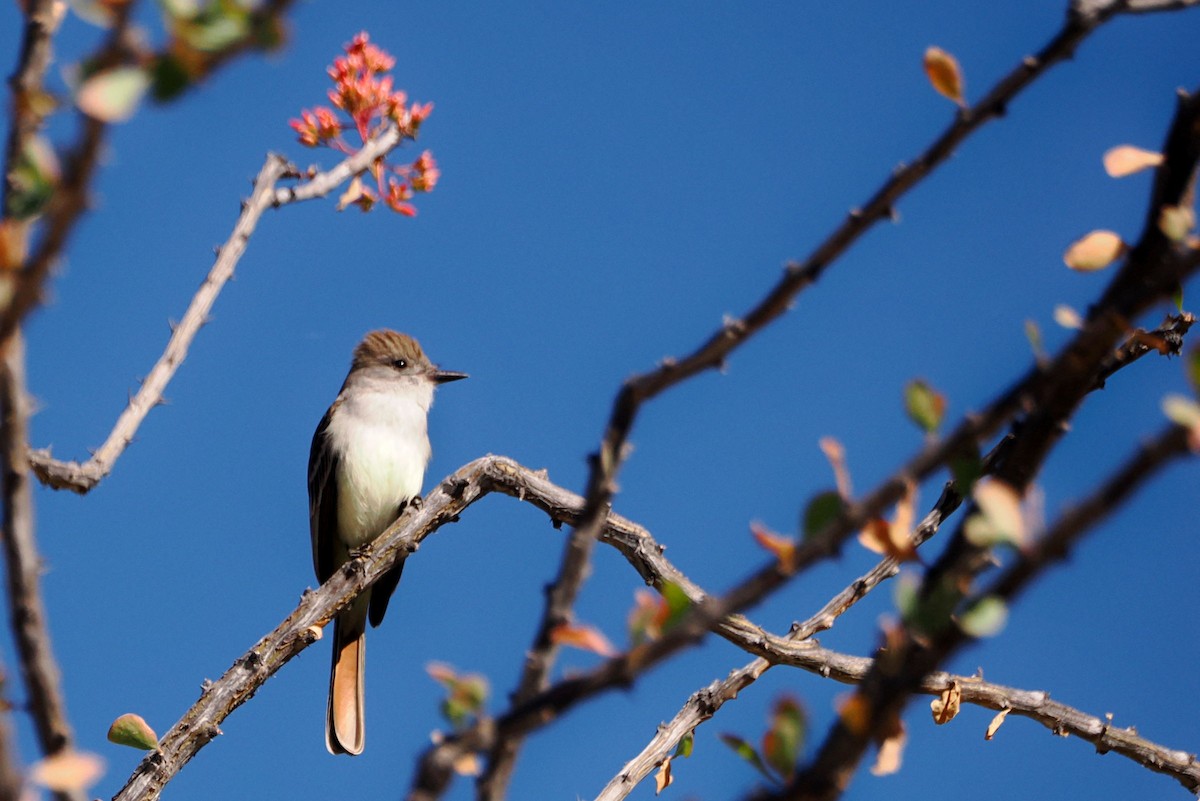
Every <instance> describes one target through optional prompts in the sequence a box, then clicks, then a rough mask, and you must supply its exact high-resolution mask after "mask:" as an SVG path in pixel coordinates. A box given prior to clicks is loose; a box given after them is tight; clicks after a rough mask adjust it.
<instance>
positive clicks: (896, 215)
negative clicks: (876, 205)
mask: <svg viewBox="0 0 1200 801" xmlns="http://www.w3.org/2000/svg"><path fill="white" fill-rule="evenodd" d="M884 213H885V214H887V216H888V219H889V220H891V221H892V222H893V223H898V222H900V212H898V211H896V207H895V206H888V207H887V210H886V211H885V212H884Z"/></svg>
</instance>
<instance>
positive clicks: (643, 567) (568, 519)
mask: <svg viewBox="0 0 1200 801" xmlns="http://www.w3.org/2000/svg"><path fill="white" fill-rule="evenodd" d="M1191 324H1192V320H1191V318H1190V317H1189V316H1187V315H1181V316H1178V317H1168V318H1167V320H1166V321H1164V324H1163V326H1162V327H1161V328H1159V329H1156V330H1155V331H1154V332H1151V333H1149V334H1147V333H1146V332H1137V333H1135V334H1133V335H1131V336H1130V338H1129V341H1128V342H1127V343H1126V344H1125V345H1123V346H1122V347H1121V348H1119V349H1117V350H1116V351H1115V352H1114V353H1113V354H1112V356H1111V359H1112V363H1113V366H1112V370H1111V371H1110V372H1109V375H1111V374H1112V372H1115V371H1116V370H1118V369H1120V368H1121V367H1125V366H1128V365H1130V364H1133V363H1134V362H1135V361H1137V360H1138V359H1140V358H1141V357H1142V356H1144V355H1145V354H1147V353H1150V352H1159V351H1158V350H1157V349H1155V348H1143V347H1139V346H1137V345H1136V344H1135V343H1138V342H1145V341H1148V340H1154V339H1161V340H1162V341H1164V342H1168V343H1172V347H1173V348H1174V350H1169V351H1168V352H1173V353H1177V352H1178V349H1179V347H1180V346H1181V344H1182V336H1183V334H1184V333H1186V332H1187V330H1188V329H1189V328H1190V326H1191ZM1032 375H1036V371H1035V373H1033V374H1032ZM1027 380H1031V379H1027ZM1022 392H1023V389H1022V385H1021V384H1018V385H1017V386H1016V387H1014V388H1012V389H1010V390H1008V392H1007V393H1005V396H1004V397H1003V398H1001V400H1000V401H997V402H996V403H994V404H993V405H992V407H991V408H993V409H994V408H998V407H1000V406H1004V405H1006V404H1007V403H1008V402H1009V401H1008V400H1006V399H1007V398H1019V397H1020V396H1021V394H1022ZM991 416H992V413H991V412H989V413H987V414H985V415H984V419H990V418H991ZM971 425H973V423H972V422H971V421H970V420H968V421H964V423H963V424H962V425H961V426H960V429H963V430H965V429H967V428H969V427H970V426H971ZM950 441H951V442H957V441H958V439H957V438H956V437H951V438H950ZM930 448H932V449H933V453H932V454H931V453H930ZM960 449H961V445H957V446H953V447H946V445H945V444H943V445H942V446H940V447H939V446H928V447H927V450H926V452H925V453H924V454H921V455H920V456H918V457H917V458H916V459H914V460H912V461H910V463H909V465H908V466H906V467H904V468H901V469H900V470H899V471H897V472H896V473H895V474H894V475H893V476H892V477H891V478H889V479H886V480H885V481H884V482H883V483H882V484H881V485H880V486H879V488H878V489H876V490H875V491H874V492H873V493H872V494H871V496H869V497H868V500H867V501H864V502H863V503H862V504H860V505H858V506H855V507H853V508H854V510H855V511H854V514H855V515H856V516H855V517H853V518H851V519H849V521H848V522H845V527H844V529H843V527H842V525H841V523H842V522H843V521H839V524H838V527H837V529H836V531H832V530H830V531H827V532H826V534H825V535H822V536H826V535H830V536H839V537H843V538H844V537H845V536H849V535H850V534H852V533H854V532H856V531H858V529H860V528H861V527H862V525H863V524H864V522H865V521H866V520H867V519H870V518H871V517H874V516H878V515H880V514H882V512H883V510H884V508H885V507H886V505H887V504H888V503H890V502H891V501H888V500H885V498H886V490H887V489H888V488H889V487H893V486H898V487H902V486H903V485H904V481H905V480H904V478H903V477H904V476H912V475H914V472H913V471H914V469H915V467H922V468H923V466H924V465H925V464H930V463H931V464H934V465H935V466H936V465H940V464H941V463H942V462H943V461H945V460H946V459H949V458H951V457H952V456H953V455H954V454H955V453H957V452H958V451H959V450H960ZM1001 453H1003V448H1002V447H998V448H997V450H996V451H994V452H993V454H991V455H989V458H988V463H989V464H990V463H991V461H992V459H994V458H995V457H996V456H997V455H999V454H1001ZM914 466H915V467H914ZM930 469H933V468H930ZM487 472H488V475H489V478H490V482H491V483H490V488H491V489H492V490H495V491H499V492H503V493H505V494H507V495H511V496H513V497H515V498H518V499H519V500H521V501H524V502H526V503H530V504H532V505H534V506H536V507H538V508H539V509H541V510H543V511H544V512H546V514H547V515H548V516H549V517H550V519H551V520H553V521H554V522H555V523H556V524H563V523H565V524H567V525H576V524H577V522H578V521H579V519H580V518H581V516H582V515H583V513H584V500H583V498H581V497H580V496H578V495H576V494H575V493H573V492H570V491H569V490H566V489H563V488H562V487H559V486H557V485H555V484H553V483H552V482H550V480H549V479H548V478H547V476H546V475H545V474H544V473H541V472H532V471H529V470H528V469H526V468H524V467H521V466H520V465H518V464H516V463H514V462H511V461H509V460H506V459H500V458H497V459H496V461H495V462H493V463H492V464H491V465H489V466H488V467H487ZM920 475H922V476H923V475H924V474H923V473H922V474H920ZM960 502H961V498H960V497H959V495H958V494H957V492H955V491H954V490H953V489H952V487H951V486H950V485H947V487H946V489H945V490H944V491H943V494H942V496H941V498H939V499H938V501H937V503H936V504H935V505H934V508H933V509H932V510H931V511H930V512H929V514H928V515H926V517H925V518H924V519H923V520H922V521H921V523H920V524H919V525H918V527H917V529H916V531H915V532H914V537H915V539H916V542H917V543H918V544H920V543H922V542H924V541H925V540H926V539H928V538H929V537H931V536H933V534H934V533H935V532H936V531H937V528H938V527H939V526H940V524H941V522H942V521H943V520H944V519H945V518H946V517H948V516H949V515H950V514H952V513H953V512H954V510H955V509H956V508H957V506H958V504H959V503H960ZM600 540H601V541H602V542H604V543H606V544H609V545H611V546H613V547H615V548H616V549H617V550H618V551H619V552H620V553H621V554H622V555H623V556H624V557H625V559H626V561H628V562H629V563H630V565H632V566H633V568H634V569H635V570H637V572H638V575H639V576H641V577H642V579H643V580H644V581H646V583H647V584H650V585H652V586H655V587H658V588H661V587H662V586H663V585H664V584H666V583H671V584H675V585H677V586H678V587H680V589H682V590H683V592H684V594H685V595H686V596H687V597H688V599H689V600H690V601H691V602H692V603H693V604H695V605H696V606H697V607H698V609H697V610H696V611H695V612H694V616H693V617H692V618H689V619H688V620H687V621H685V623H684V624H683V625H681V626H680V627H679V628H678V629H676V630H673V631H672V632H668V634H667V635H665V636H664V637H663V638H661V639H660V640H658V641H656V642H655V643H654V644H653V645H654V648H653V649H648V650H643V651H640V652H638V653H637V654H627V655H623V656H620V657H617V658H614V659H612V660H609V661H608V662H606V663H604V664H603V665H601V666H599V667H597V668H595V669H594V670H593V671H591V672H590V673H588V674H584V675H583V676H579V677H576V679H574V680H571V681H569V682H560V683H559V684H557V685H554V686H552V687H550V688H547V689H546V690H545V691H543V692H540V693H538V694H537V695H534V696H533V697H531V698H528V699H527V700H525V701H523V702H521V703H515V702H514V703H513V704H512V706H510V708H509V710H508V711H507V712H505V713H504V714H503V715H501V716H500V717H499V718H498V719H496V720H491V719H489V720H485V721H482V722H481V723H480V724H479V725H478V726H476V727H475V728H474V729H471V730H469V731H467V732H464V733H458V734H455V735H452V736H450V737H447V738H446V739H445V740H443V741H442V742H441V743H439V744H437V745H435V746H433V747H431V748H429V749H427V750H426V752H425V754H424V755H422V757H421V758H420V761H419V766H418V769H417V771H416V774H415V776H414V780H413V786H412V789H411V790H410V792H409V796H408V798H409V799H410V801H430V800H431V799H435V798H438V797H440V796H441V795H442V793H444V792H445V790H446V788H447V787H448V785H449V782H450V781H451V779H452V778H453V775H454V772H453V766H454V764H455V762H456V761H457V760H458V759H459V758H460V757H462V756H463V755H465V754H467V753H471V752H479V751H493V750H494V749H495V748H496V744H497V743H498V742H503V741H504V740H506V739H507V738H510V737H512V738H515V737H523V736H524V735H525V734H527V733H528V732H529V731H531V730H533V729H535V728H539V727H541V726H544V725H546V724H548V723H550V722H551V721H552V720H553V719H554V718H555V717H557V715H558V714H561V712H562V711H564V710H566V709H567V708H570V707H571V706H574V705H575V704H577V703H580V702H582V701H584V700H587V699H588V698H590V697H592V696H593V695H596V694H598V693H600V692H603V691H606V690H609V689H613V688H615V687H623V686H627V685H628V684H629V683H630V682H631V681H632V680H633V679H634V677H636V675H638V674H639V673H641V672H643V671H645V670H647V669H649V668H650V667H652V666H654V665H655V664H657V663H658V662H660V661H661V660H663V659H665V658H667V657H669V656H670V655H672V654H673V653H675V652H676V651H678V650H680V649H682V648H684V647H687V646H688V645H691V644H693V643H695V642H697V641H698V640H699V639H700V638H701V636H702V635H703V633H704V631H705V630H707V629H711V630H712V631H713V632H715V633H716V634H718V635H720V636H721V637H723V638H725V639H726V640H728V641H729V642H731V643H733V644H735V645H737V646H738V647H740V648H742V649H743V650H745V651H747V652H749V653H752V654H756V655H758V656H762V657H764V658H767V659H778V658H779V656H780V654H781V653H783V652H785V651H787V649H782V650H781V648H782V645H781V642H782V641H777V640H774V639H773V635H771V634H769V633H768V632H766V631H765V630H763V629H762V628H760V627H759V626H757V625H755V624H754V623H752V622H751V621H750V620H748V619H747V618H745V617H744V616H742V615H739V614H727V613H728V612H729V611H730V610H734V609H740V608H744V606H746V605H749V604H751V603H754V602H756V601H757V600H758V599H759V598H761V597H762V596H763V595H765V594H766V593H767V592H769V591H770V590H771V589H774V588H775V587H777V586H779V585H780V584H782V583H783V581H786V580H787V579H788V578H789V576H794V575H796V574H797V573H799V572H801V571H802V570H803V568H804V567H806V566H808V565H810V564H812V563H813V562H815V561H816V559H817V558H818V556H819V555H820V554H822V553H824V552H825V550H826V548H825V547H824V546H816V547H810V548H809V549H808V550H805V549H804V548H802V549H800V550H799V551H798V552H797V555H796V557H795V559H794V560H793V562H794V567H795V571H794V572H793V573H791V574H784V573H782V572H781V571H780V570H779V567H778V565H777V564H776V563H772V564H770V565H768V566H767V567H766V568H763V569H761V570H759V571H758V572H756V573H754V574H753V575H751V576H750V577H748V578H747V579H745V580H743V581H742V582H741V584H739V585H738V587H736V588H735V589H734V590H733V591H731V592H730V594H729V595H727V596H725V599H723V600H722V601H717V600H715V599H714V598H713V597H712V596H710V595H708V594H707V593H706V592H705V591H704V590H703V589H702V588H700V587H699V586H697V585H696V584H695V583H694V582H692V581H691V579H689V578H688V577H687V576H686V575H685V574H684V573H682V572H681V571H680V570H679V569H678V568H676V567H675V566H674V565H673V564H672V563H671V562H670V560H668V559H667V558H666V557H665V556H663V551H664V547H663V546H662V545H661V544H659V543H658V542H657V541H656V540H655V539H654V537H653V536H652V535H651V534H650V533H649V532H648V531H646V530H645V529H644V528H643V527H641V526H639V525H637V524H636V523H633V522H631V521H629V520H627V519H626V518H624V517H622V516H620V515H617V514H615V513H612V512H609V514H608V515H607V517H606V518H605V523H604V528H603V529H602V531H601V533H600ZM806 547H808V546H806ZM896 568H897V565H896V562H895V560H893V559H890V558H889V559H883V560H881V561H880V562H879V563H878V564H877V565H876V566H875V567H874V568H872V569H871V570H870V571H868V572H867V573H866V574H864V575H863V576H861V577H859V578H858V579H857V580H855V581H854V582H852V583H851V584H850V585H849V586H847V587H846V588H845V589H844V590H842V591H841V592H840V593H838V594H837V595H835V596H834V597H833V598H831V599H830V600H829V602H828V603H826V604H825V606H824V607H823V608H822V609H821V610H819V611H818V612H817V613H815V614H814V615H812V616H811V617H809V618H808V619H807V620H805V621H803V622H801V623H797V624H796V625H795V627H794V631H795V632H796V634H797V635H799V637H798V638H807V637H811V636H812V635H813V634H815V633H817V632H819V631H823V630H825V629H828V628H830V627H831V626H832V625H833V623H834V621H835V620H836V618H837V617H838V616H839V615H841V614H842V613H844V612H845V611H846V610H847V609H849V608H850V607H851V606H852V605H853V604H855V603H857V602H858V601H859V600H861V599H862V598H863V597H865V595H866V594H867V593H868V592H870V590H871V589H873V588H874V587H875V586H876V585H877V584H879V583H880V582H881V581H883V580H885V579H887V578H890V577H891V576H892V575H894V574H895V572H896ZM735 596H736V599H734V597H735ZM731 599H732V600H731ZM739 604H740V605H739Z"/></svg>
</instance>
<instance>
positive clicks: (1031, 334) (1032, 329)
mask: <svg viewBox="0 0 1200 801" xmlns="http://www.w3.org/2000/svg"><path fill="white" fill-rule="evenodd" d="M1025 338H1026V339H1028V340H1029V347H1030V348H1031V349H1032V350H1033V358H1035V359H1037V360H1038V361H1041V360H1042V359H1044V358H1046V350H1045V348H1043V347H1042V329H1040V328H1038V324H1037V323H1035V322H1034V321H1033V320H1026V321H1025Z"/></svg>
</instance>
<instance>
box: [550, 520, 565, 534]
mask: <svg viewBox="0 0 1200 801" xmlns="http://www.w3.org/2000/svg"><path fill="white" fill-rule="evenodd" d="M550 525H552V526H554V530H555V531H562V527H563V521H561V520H559V519H557V518H555V519H553V520H551V521H550Z"/></svg>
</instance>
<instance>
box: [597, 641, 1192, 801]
mask: <svg viewBox="0 0 1200 801" xmlns="http://www.w3.org/2000/svg"><path fill="white" fill-rule="evenodd" d="M795 639H796V638H795V636H794V635H789V636H788V637H773V638H772V640H773V643H774V644H773V648H774V649H775V650H776V652H777V653H776V654H775V656H773V658H772V660H771V661H768V660H767V659H764V658H761V657H760V658H758V659H755V660H753V661H751V662H750V663H748V664H746V665H744V666H743V667H741V668H738V669H737V670H734V671H732V672H731V673H730V674H729V675H728V676H727V677H726V678H724V679H722V680H720V681H715V682H713V683H712V684H710V685H708V686H707V687H705V688H703V689H700V690H697V691H696V692H694V693H692V695H691V696H690V697H689V698H688V699H687V701H686V702H685V703H684V705H683V708H681V709H680V710H679V712H678V713H677V714H676V715H675V717H674V718H672V719H671V721H670V722H669V723H666V724H663V725H661V726H659V728H658V732H657V733H656V734H655V736H654V738H653V739H652V740H651V741H650V742H649V743H648V744H647V745H646V747H645V748H644V749H642V751H641V753H639V754H638V755H637V756H636V757H634V758H633V759H631V760H630V761H629V762H628V763H626V765H625V766H624V767H623V768H622V769H621V771H620V772H619V773H618V774H617V775H616V776H614V777H613V779H612V781H610V782H609V783H608V785H607V786H605V788H604V790H603V791H601V793H600V794H599V795H597V796H596V801H618V799H622V798H625V797H626V796H628V794H629V793H630V792H631V791H632V790H633V788H634V787H635V786H637V784H638V783H639V782H641V781H642V780H643V779H645V778H646V777H647V776H649V775H650V774H651V773H652V772H653V771H654V770H655V769H657V768H658V766H659V765H661V764H662V763H663V761H664V760H665V759H666V758H667V757H668V756H670V755H671V753H672V751H674V750H675V748H676V746H677V745H678V744H679V741H680V740H681V739H682V738H683V737H684V736H685V735H687V734H688V733H689V732H692V731H695V729H696V727H697V726H699V725H700V724H702V723H703V722H704V721H706V720H708V719H709V718H711V717H713V716H714V715H715V714H716V713H717V711H718V710H719V709H720V708H721V706H722V705H723V704H724V703H725V702H726V701H732V700H733V699H734V698H736V697H737V696H738V693H740V692H741V691H742V690H744V689H745V688H746V687H748V686H749V685H750V684H752V683H753V682H754V681H756V680H757V679H758V678H759V676H761V675H762V674H763V673H764V672H766V670H767V669H768V668H770V667H772V666H773V665H788V666H791V667H796V668H801V669H803V670H807V671H809V672H810V673H816V674H818V675H821V676H824V677H826V678H831V679H833V680H835V681H839V682H842V683H843V684H859V683H861V682H862V681H863V680H864V679H865V678H866V677H867V675H868V673H869V672H870V670H871V667H872V665H873V663H874V660H872V659H869V658H867V657H862V656H851V655H849V654H843V653H838V652H837V651H831V650H828V649H826V648H819V647H812V646H811V644H801V643H798V642H794V640H795ZM952 684H957V685H958V688H959V690H960V691H961V692H962V702H963V703H966V704H972V705H974V706H980V707H984V708H987V709H994V710H996V711H1000V710H1005V709H1007V710H1008V711H1009V712H1010V713H1011V714H1012V715H1014V716H1017V717H1024V718H1029V719H1030V720H1034V721H1037V722H1038V723H1040V724H1041V725H1042V726H1045V727H1046V728H1047V729H1049V730H1050V731H1052V732H1053V733H1055V734H1057V735H1060V736H1066V735H1073V736H1075V737H1078V738H1079V739H1081V740H1084V741H1086V742H1089V743H1092V744H1093V745H1095V747H1096V751H1097V752H1098V753H1101V754H1104V753H1108V752H1113V753H1117V754H1120V755H1122V756H1124V757H1127V758H1129V759H1131V760H1133V761H1134V762H1136V763H1137V764H1139V765H1141V766H1142V767H1144V768H1149V769H1150V770H1152V771H1155V772H1157V773H1163V774H1165V775H1167V776H1170V777H1172V778H1173V779H1175V780H1176V781H1177V782H1179V783H1180V784H1181V785H1183V786H1184V787H1185V788H1186V789H1187V790H1189V791H1191V792H1193V793H1195V792H1196V791H1197V790H1200V763H1198V762H1197V760H1196V755H1195V754H1190V753H1187V752H1185V751H1180V750H1177V749H1173V748H1167V747H1166V746H1162V745H1159V744H1158V743H1155V742H1153V741H1151V740H1148V739H1146V738H1145V737H1142V736H1141V735H1139V734H1138V733H1137V731H1136V730H1135V729H1134V728H1132V727H1129V728H1116V727H1114V726H1113V725H1112V721H1111V720H1110V719H1108V718H1100V717H1096V716H1095V715H1089V714H1087V713H1086V712H1082V711H1080V710H1078V709H1075V708H1074V707H1070V706H1067V705H1066V704H1061V703H1058V702H1057V701H1052V700H1050V694H1049V693H1047V692H1044V691H1041V690H1021V689H1016V688H1013V687H1005V686H1003V685H1000V684H993V683H991V682H986V681H984V680H983V679H982V678H980V677H978V676H956V675H953V674H950V673H944V672H941V671H937V672H934V673H930V674H929V675H928V676H926V677H925V678H924V679H923V680H922V681H921V684H920V686H919V687H917V690H916V691H917V692H919V693H923V694H925V695H940V694H941V693H942V692H943V691H944V690H946V689H949V687H950V686H951V685H952ZM955 725H957V724H955Z"/></svg>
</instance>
